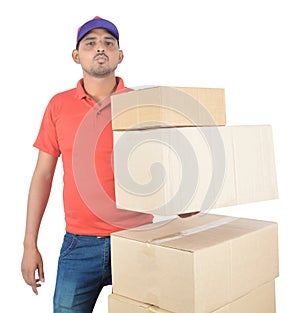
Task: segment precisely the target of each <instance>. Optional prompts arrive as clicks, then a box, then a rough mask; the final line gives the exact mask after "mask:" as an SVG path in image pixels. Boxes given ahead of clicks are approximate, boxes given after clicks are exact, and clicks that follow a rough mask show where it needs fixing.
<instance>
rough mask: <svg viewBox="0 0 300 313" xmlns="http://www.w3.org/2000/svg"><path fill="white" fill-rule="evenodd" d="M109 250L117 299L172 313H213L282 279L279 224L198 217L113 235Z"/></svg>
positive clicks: (209, 216)
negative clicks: (269, 283)
mask: <svg viewBox="0 0 300 313" xmlns="http://www.w3.org/2000/svg"><path fill="white" fill-rule="evenodd" d="M111 249H112V278H113V282H112V285H113V291H114V293H116V294H119V295H122V296H124V297H127V298H131V299H133V300H136V301H140V302H143V303H148V304H151V305H154V306H157V307H159V308H161V309H164V310H167V311H171V312H174V313H208V312H212V311H214V310H217V309H219V308H222V307H223V306H225V305H227V304H229V303H231V302H233V301H235V300H237V299H238V298H240V297H242V296H243V295H245V294H247V293H249V292H250V291H252V290H254V289H256V288H258V287H259V286H261V285H263V284H265V283H267V282H269V281H272V280H274V279H275V278H276V277H277V276H278V239H277V224H276V223H275V222H268V221H260V220H254V219H245V218H236V217H230V216H223V215H213V214H204V215H200V214H198V215H195V216H192V217H189V218H184V219H181V218H175V219H172V220H168V221H161V222H157V223H154V224H152V225H147V226H144V227H139V228H135V229H130V230H124V231H119V232H116V233H113V234H112V236H111ZM243 313H244V312H243ZM252 313H253V312H252ZM255 313H257V312H255ZM264 313H266V312H264Z"/></svg>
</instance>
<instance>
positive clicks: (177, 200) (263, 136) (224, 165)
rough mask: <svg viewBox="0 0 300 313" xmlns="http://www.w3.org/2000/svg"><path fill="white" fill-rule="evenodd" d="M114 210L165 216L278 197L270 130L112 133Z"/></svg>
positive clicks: (256, 127) (252, 127) (182, 129)
mask: <svg viewBox="0 0 300 313" xmlns="http://www.w3.org/2000/svg"><path fill="white" fill-rule="evenodd" d="M114 174H115V191H116V204H117V207H118V208H121V209H128V210H133V211H140V212H149V213H153V214H157V215H162V216H171V215H174V214H178V213H183V212H193V211H197V210H199V209H200V210H202V211H208V210H210V209H212V208H219V207H226V206H232V205H239V204H243V203H251V202H256V201H264V200H271V199H276V198H278V192H277V181H276V169H275V158H274V147H273V138H272V128H271V126H270V125H245V126H224V127H223V126H220V127H179V128H157V129H147V130H133V131H115V132H114Z"/></svg>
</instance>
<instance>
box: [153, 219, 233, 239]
mask: <svg viewBox="0 0 300 313" xmlns="http://www.w3.org/2000/svg"><path fill="white" fill-rule="evenodd" d="M237 219H239V217H233V216H228V217H223V218H221V219H219V220H217V221H213V222H210V223H207V224H204V225H201V226H197V227H193V228H189V229H186V230H183V231H180V232H177V233H173V234H169V235H166V236H163V237H159V238H155V239H153V240H151V241H150V242H149V243H152V244H161V243H163V242H167V241H171V240H175V239H180V238H183V237H186V236H190V235H193V234H197V233H200V232H203V231H206V230H209V229H212V228H216V227H219V226H222V225H226V224H229V223H231V222H233V221H235V220H237Z"/></svg>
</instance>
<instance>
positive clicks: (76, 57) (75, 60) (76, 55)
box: [72, 49, 80, 64]
mask: <svg viewBox="0 0 300 313" xmlns="http://www.w3.org/2000/svg"><path fill="white" fill-rule="evenodd" d="M72 58H73V61H74V62H75V63H76V64H80V60H79V54H78V50H77V49H74V50H73V51H72Z"/></svg>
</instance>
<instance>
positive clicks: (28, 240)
mask: <svg viewBox="0 0 300 313" xmlns="http://www.w3.org/2000/svg"><path fill="white" fill-rule="evenodd" d="M56 163H57V158H56V157H54V156H52V155H50V154H48V153H45V152H42V151H40V152H39V155H38V160H37V164H36V167H35V170H34V173H33V176H32V180H31V184H30V189H29V194H28V203H27V218H26V229H25V236H24V254H23V259H22V265H21V270H22V275H23V278H24V280H25V282H26V283H27V284H28V285H30V286H31V288H32V290H33V292H34V293H35V294H38V292H37V287H40V286H41V284H40V282H43V281H44V272H43V260H42V256H41V254H40V252H39V250H38V246H37V241H38V233H39V229H40V224H41V221H42V217H43V214H44V212H45V209H46V206H47V203H48V199H49V195H50V191H51V186H52V180H53V176H54V172H55V168H56ZM36 271H37V276H36Z"/></svg>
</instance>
